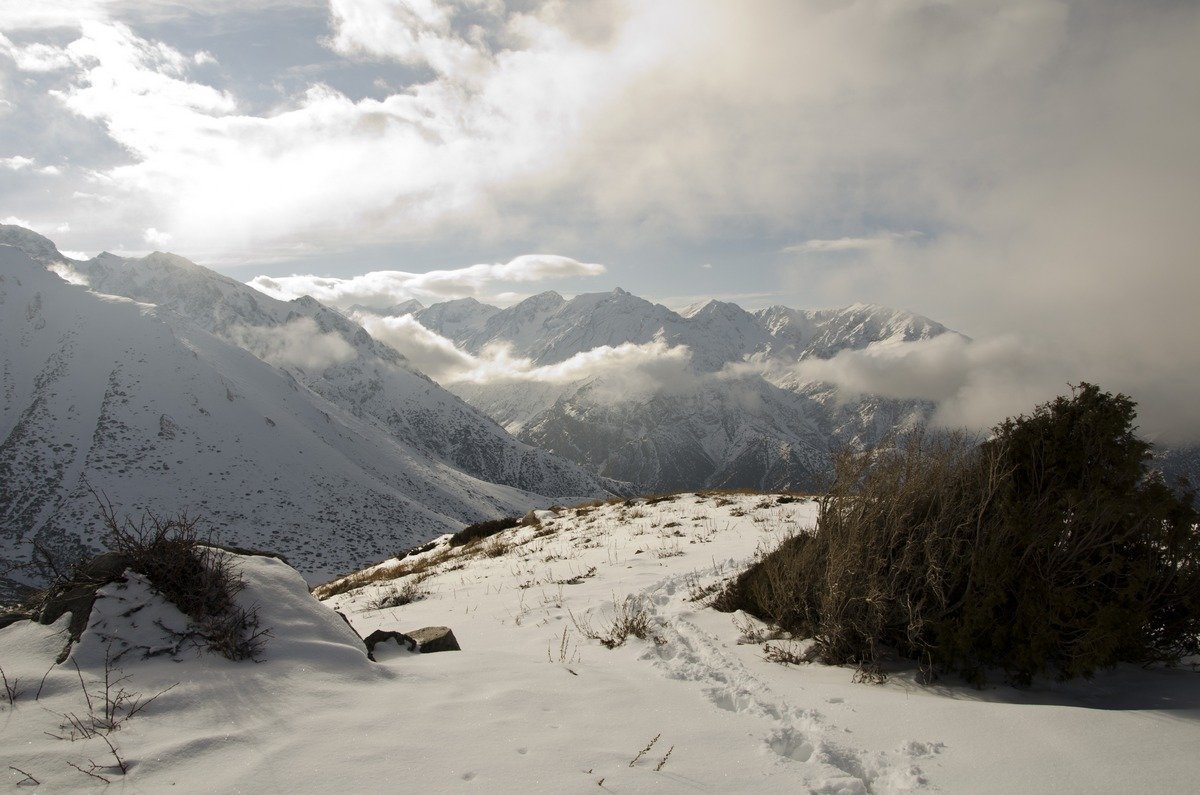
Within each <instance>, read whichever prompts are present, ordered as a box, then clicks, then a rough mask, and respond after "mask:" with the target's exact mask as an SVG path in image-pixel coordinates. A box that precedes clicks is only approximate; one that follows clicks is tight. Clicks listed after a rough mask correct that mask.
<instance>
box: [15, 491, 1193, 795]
mask: <svg viewBox="0 0 1200 795" xmlns="http://www.w3.org/2000/svg"><path fill="white" fill-rule="evenodd" d="M814 515H815V506H814V505H813V504H812V503H810V502H794V501H793V502H787V501H784V500H780V499H778V498H775V497H769V496H722V495H710V496H708V497H696V496H691V495H685V496H681V497H679V498H677V499H673V500H669V501H665V502H660V503H658V504H655V505H648V504H644V503H637V504H632V505H628V506H627V505H622V504H612V505H605V506H600V507H596V508H585V509H582V510H567V511H563V512H561V513H560V514H557V515H554V514H550V513H543V514H541V517H542V524H541V526H540V527H519V528H516V529H514V530H511V531H505V533H502V534H501V535H499V536H496V537H495V538H494V539H492V540H487V541H484V542H482V543H481V544H480V545H479V546H476V547H465V548H459V549H458V550H457V554H454V555H449V554H448V553H445V552H444V551H443V550H444V547H438V548H435V549H433V550H431V551H429V552H427V553H424V554H423V555H422V556H420V558H418V559H424V560H425V561H426V562H427V564H428V569H427V570H426V571H425V572H424V573H423V574H421V575H407V576H403V577H401V578H400V579H398V580H395V581H391V580H387V579H384V580H381V581H379V582H377V583H374V584H370V585H367V586H365V587H363V588H360V589H358V590H352V591H350V592H348V593H345V594H343V595H340V596H337V597H334V598H333V599H331V600H329V602H328V603H327V604H332V605H334V606H336V607H338V608H339V609H342V610H344V611H346V613H347V615H348V617H349V619H350V621H351V622H352V623H353V625H354V626H355V628H356V629H358V630H359V632H361V633H363V634H366V633H368V632H370V631H371V630H374V629H376V628H384V629H394V630H400V631H405V630H412V629H415V628H418V627H423V626H429V625H447V626H450V627H451V628H452V629H453V631H454V634H455V636H456V637H457V638H458V640H459V643H460V644H461V646H462V650H461V651H458V652H449V653H443V654H429V655H419V654H417V655H413V654H408V653H405V652H402V651H400V650H399V649H394V650H393V651H391V653H390V654H389V653H383V652H381V653H380V654H379V658H380V662H378V663H371V662H369V661H368V660H367V659H366V655H365V654H364V653H363V650H362V648H361V646H359V645H358V644H357V642H356V641H355V639H354V637H353V636H352V635H351V633H349V632H348V630H347V628H346V627H345V625H344V624H343V623H342V621H341V619H340V618H338V617H337V616H336V615H335V614H334V613H333V612H332V610H329V609H327V608H326V607H325V606H323V605H321V604H320V603H318V602H316V601H315V600H313V599H312V598H311V597H309V595H308V594H307V593H306V591H305V588H304V583H303V581H302V580H301V578H299V577H297V576H296V575H295V574H294V573H292V572H290V570H288V569H287V567H286V566H283V565H282V564H280V563H278V562H276V561H273V560H270V559H268V558H243V559H241V566H242V572H243V575H244V576H245V578H246V580H247V582H248V583H249V587H248V588H247V590H246V591H245V592H244V593H243V594H242V595H241V596H240V597H239V598H240V600H241V602H242V603H243V604H245V605H247V606H248V605H251V604H257V605H259V608H260V618H261V620H262V625H263V626H266V627H269V628H270V629H271V630H272V634H271V637H270V638H268V639H267V644H266V647H265V649H264V650H263V653H262V655H261V662H259V663H249V662H245V663H232V662H228V661H226V660H223V659H221V658H219V657H215V656H213V655H198V654H197V653H195V652H192V651H190V650H189V651H185V652H183V653H182V654H180V655H178V656H177V659H178V660H179V661H178V662H177V661H175V659H172V658H171V657H170V656H165V655H164V656H159V657H155V658H151V659H141V657H140V655H139V654H137V647H147V646H151V645H152V644H154V643H156V642H161V633H157V632H156V631H155V625H154V623H153V620H154V619H157V620H159V621H161V622H162V623H163V624H164V625H166V626H169V627H173V628H179V627H181V626H182V623H183V617H182V616H180V615H179V613H178V611H175V610H174V608H173V607H172V606H170V605H167V604H165V603H163V602H162V601H161V599H160V598H158V597H156V596H155V595H154V594H153V593H152V592H150V591H149V590H148V589H147V587H146V586H145V584H144V583H143V581H142V580H141V578H139V577H137V576H135V575H130V576H129V582H128V583H127V584H126V585H125V586H117V585H113V586H107V587H106V589H105V598H103V599H101V600H99V602H98V606H97V610H96V612H95V613H93V616H92V618H93V621H92V626H91V628H90V629H89V630H87V631H86V632H85V635H84V638H83V640H82V642H81V643H80V644H78V645H77V646H76V647H75V648H74V649H73V651H72V653H71V658H70V659H69V660H68V661H67V662H66V663H65V664H64V665H61V666H52V665H51V662H52V661H53V659H54V656H55V655H56V654H57V653H58V652H59V650H60V649H61V648H62V645H63V641H62V636H61V629H62V627H61V626H54V627H41V626H38V625H34V624H30V623H28V622H21V623H18V624H14V625H12V626H10V627H7V628H5V629H0V667H2V668H3V669H4V671H5V674H6V676H7V677H8V678H9V679H10V681H11V680H18V684H19V687H20V689H21V690H22V694H21V695H19V696H18V698H17V700H16V702H15V704H12V705H8V704H7V703H3V702H0V741H2V742H3V743H4V745H3V747H4V749H5V752H6V753H5V769H3V770H0V776H2V777H0V782H2V783H3V784H5V785H7V786H8V787H9V788H12V789H14V790H15V789H16V788H17V786H18V782H20V781H21V780H23V778H24V776H25V775H26V774H28V775H31V776H33V777H35V778H36V779H37V780H38V781H40V782H41V783H42V784H43V785H44V788H45V789H47V790H52V791H62V790H71V791H76V790H79V791H90V790H95V791H102V790H104V789H105V785H104V784H103V782H101V781H98V780H94V779H90V778H89V777H88V776H87V775H85V774H84V773H81V772H79V771H78V770H76V769H74V768H72V767H70V766H68V763H74V764H76V765H79V766H80V767H83V768H85V769H87V768H88V762H89V760H94V761H95V762H96V763H97V764H99V765H108V764H114V762H113V759H112V756H111V754H110V752H109V750H108V748H107V747H106V746H105V745H104V744H103V741H102V740H101V739H100V738H94V739H90V740H77V741H74V742H72V741H70V740H59V739H55V738H53V737H51V736H48V734H47V732H49V733H51V734H61V733H62V732H61V730H60V728H59V725H60V723H62V722H63V721H62V718H61V717H60V715H61V714H62V713H74V714H76V715H86V714H87V705H86V703H85V701H84V698H83V695H82V692H81V689H80V681H79V680H80V678H81V677H82V679H83V680H84V682H85V683H87V684H88V685H89V686H90V687H91V688H92V689H93V690H95V689H96V685H94V684H93V683H94V682H95V681H96V680H98V679H100V678H101V677H102V676H103V674H104V659H105V656H106V653H107V654H109V655H112V654H118V653H120V652H121V651H122V650H123V649H124V648H126V647H125V646H123V645H122V642H127V643H129V644H130V645H131V646H132V647H134V651H133V653H126V654H125V656H124V657H123V658H122V659H120V660H118V662H117V665H118V667H119V669H120V670H119V674H120V675H124V676H127V677H128V679H127V680H125V681H124V682H123V683H122V684H123V686H124V687H126V688H127V689H128V690H130V691H132V692H138V693H141V694H143V696H144V697H149V696H152V695H154V694H156V693H158V692H160V691H162V690H164V689H166V688H170V687H172V686H173V685H174V687H173V689H171V690H169V691H167V692H165V693H163V695H161V696H160V697H159V698H158V699H156V700H155V701H154V702H152V703H151V704H149V705H148V706H147V707H146V708H145V709H144V710H143V711H142V712H141V713H140V714H138V715H136V716H134V717H132V718H130V719H129V720H127V721H126V722H125V723H124V724H123V726H122V727H121V728H120V730H119V731H117V732H114V733H113V734H111V735H110V738H111V740H112V741H113V743H114V745H115V746H116V748H117V749H118V751H119V753H120V754H121V756H122V758H123V759H125V761H126V762H127V763H128V764H129V770H128V773H127V774H125V775H124V776H121V775H120V774H119V772H114V771H113V770H111V769H108V768H103V769H101V770H100V771H99V773H100V774H101V775H104V776H106V777H108V778H110V780H112V782H113V783H112V785H110V786H109V787H108V789H109V790H111V789H112V788H113V787H122V788H125V789H127V790H128V791H131V792H162V791H172V792H182V793H191V792H234V791H240V792H264V791H265V792H318V791H322V792H323V791H336V792H371V791H379V790H383V789H400V790H404V789H420V790H422V791H430V792H461V791H480V792H555V793H557V792H598V793H603V792H626V793H629V792H697V791H699V792H714V793H727V792H728V793H760V792H801V793H803V792H809V793H851V794H857V795H863V794H865V793H877V794H880V795H884V794H887V793H901V792H950V793H960V792H970V793H1014V792H1046V793H1050V792H1056V793H1059V792H1089V793H1091V792H1190V791H1193V790H1194V789H1195V782H1196V780H1197V778H1198V777H1200V759H1198V758H1197V756H1196V754H1195V748H1196V745H1197V743H1198V742H1200V721H1197V720H1196V715H1197V710H1198V709H1200V674H1197V673H1196V672H1194V671H1191V670H1186V669H1175V670H1167V669H1149V670H1143V669H1139V668H1121V669H1118V670H1116V671H1112V672H1102V673H1101V674H1099V675H1098V676H1097V677H1096V678H1095V679H1094V680H1092V681H1090V682H1078V683H1069V684H1055V683H1047V682H1038V683H1036V684H1035V686H1034V687H1032V688H1030V689H1027V690H1021V691H1018V690H1014V689H1012V688H1008V687H1004V686H999V685H997V686H991V687H988V688H986V689H984V690H974V689H971V688H969V687H966V686H963V685H961V684H959V683H957V682H956V681H954V680H951V679H946V680H942V681H940V682H939V683H937V684H936V685H934V686H923V685H919V684H917V683H916V682H915V676H914V673H915V672H914V671H912V670H911V669H908V668H904V667H897V668H896V670H894V671H893V672H892V674H891V677H890V679H889V681H888V682H887V683H886V684H883V685H868V684H855V683H853V682H852V681H851V680H852V671H850V670H848V669H846V668H837V667H826V666H821V665H809V666H799V667H797V666H783V665H780V664H777V663H773V662H769V661H768V660H766V659H765V658H764V651H763V647H764V642H765V643H769V644H770V645H772V646H776V647H782V648H785V649H791V650H794V649H796V648H798V644H797V643H796V642H794V641H791V640H788V639H772V640H763V639H762V633H763V631H764V628H762V627H761V626H760V625H758V624H757V623H756V622H754V621H753V620H752V619H749V618H747V617H744V616H738V615H734V616H730V615H725V614H721V613H716V612H713V611H712V610H710V609H707V608H706V607H705V606H704V605H705V600H704V599H703V598H701V599H699V600H697V599H696V597H697V596H701V595H702V594H703V593H704V592H705V590H706V589H708V588H709V587H711V586H712V585H714V584H716V583H719V582H720V581H721V580H722V579H723V578H725V577H728V576H730V575H731V574H733V573H734V572H735V571H737V570H738V569H739V568H740V567H741V566H743V565H745V564H746V563H747V562H748V561H749V560H750V559H751V558H752V556H753V555H754V553H755V550H756V549H757V548H759V547H760V546H772V545H774V544H776V543H778V542H779V540H780V539H781V538H782V537H784V535H785V534H787V533H789V532H795V531H797V530H799V529H800V528H803V527H805V526H806V525H808V524H810V523H811V522H812V520H813V517H814ZM443 556H444V559H443V560H442V562H440V563H432V562H431V559H432V560H437V559H438V558H439V557H443ZM395 563H401V562H400V561H395ZM418 576H420V577H423V579H422V580H421V581H420V582H419V583H417V584H416V586H415V587H416V588H417V589H418V590H419V591H420V592H422V593H423V594H424V597H423V598H422V599H420V600H418V601H415V602H412V603H410V604H407V605H404V606H402V607H395V608H386V609H375V608H372V607H370V606H369V604H370V603H371V602H372V600H374V599H376V598H378V597H380V596H387V595H389V594H391V593H392V592H393V591H395V590H397V589H399V588H402V587H404V586H405V585H406V584H408V583H410V582H412V581H413V580H414V579H415V578H417V577H418ZM614 601H615V602H616V603H617V609H618V610H621V609H624V606H625V605H626V604H629V605H630V606H631V607H632V608H633V609H634V610H637V611H643V612H644V614H645V616H646V618H647V620H648V626H647V630H648V631H647V632H646V633H645V635H646V637H645V638H644V639H640V638H637V637H633V636H631V637H629V638H627V639H626V641H625V643H624V644H623V645H621V646H619V647H617V648H613V649H608V648H605V647H604V646H603V645H601V643H600V642H599V640H596V639H589V638H588V637H586V635H587V633H586V631H585V630H586V628H588V627H590V628H591V629H592V630H593V634H602V633H605V632H607V631H608V629H609V628H610V626H611V621H612V617H613V614H614ZM138 608H140V609H138ZM135 609H138V611H137V612H134V613H131V612H130V611H133V610H135ZM64 621H65V619H64ZM109 639H111V644H112V645H111V646H110V645H109V643H110V641H109ZM75 663H77V664H78V666H79V669H80V673H79V674H77V673H76V670H75V665H74V664H75ZM47 669H49V671H48V670H47ZM43 677H44V683H42V680H43ZM39 683H41V685H40V686H41V689H42V692H41V694H40V697H39V698H38V700H36V701H35V700H34V696H35V693H36V692H37V690H38V688H39ZM652 741H653V742H652ZM643 749H647V750H645V752H644V753H640V752H642V751H643ZM8 765H11V766H12V767H13V768H16V770H14V769H11V768H7V766H8ZM21 789H22V790H23V789H25V787H21ZM29 789H31V790H32V789H33V787H32V786H30V787H29Z"/></svg>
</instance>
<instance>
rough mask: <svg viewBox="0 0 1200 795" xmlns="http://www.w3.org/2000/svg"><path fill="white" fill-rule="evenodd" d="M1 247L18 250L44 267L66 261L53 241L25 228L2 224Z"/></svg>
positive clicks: (0, 228) (0, 231)
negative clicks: (10, 247) (6, 246)
mask: <svg viewBox="0 0 1200 795" xmlns="http://www.w3.org/2000/svg"><path fill="white" fill-rule="evenodd" d="M0 245H9V246H12V247H14V248H18V249H20V250H21V251H24V252H25V253H26V254H28V255H29V257H30V258H31V259H33V260H34V261H35V262H39V263H41V264H42V265H47V264H49V263H51V262H64V261H66V257H64V256H63V255H62V254H61V253H59V250H58V246H56V245H54V242H53V241H51V240H50V239H49V238H47V237H44V236H42V235H39V234H38V233H37V232H34V231H33V230H32V229H26V228H25V227H23V226H16V225H14V224H0Z"/></svg>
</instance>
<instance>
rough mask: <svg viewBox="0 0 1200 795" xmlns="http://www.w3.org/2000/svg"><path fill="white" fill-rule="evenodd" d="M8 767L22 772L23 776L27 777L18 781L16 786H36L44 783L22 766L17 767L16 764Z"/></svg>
mask: <svg viewBox="0 0 1200 795" xmlns="http://www.w3.org/2000/svg"><path fill="white" fill-rule="evenodd" d="M8 769H9V770H15V771H17V772H18V773H20V774H21V775H22V776H24V777H25V778H23V779H21V780H20V781H18V782H17V783H16V786H18V787H19V786H21V785H22V784H32V785H33V786H35V787H36V786H37V785H39V784H41V783H42V782H40V781H38V780H37V779H36V778H34V777H33V776H31V775H30V774H28V773H26V772H25V771H24V770H22V769H21V768H19V767H17V766H16V765H9V766H8Z"/></svg>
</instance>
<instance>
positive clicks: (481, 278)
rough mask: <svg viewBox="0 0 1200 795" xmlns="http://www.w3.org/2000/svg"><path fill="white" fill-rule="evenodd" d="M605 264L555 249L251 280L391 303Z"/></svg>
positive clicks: (592, 271) (345, 302)
mask: <svg viewBox="0 0 1200 795" xmlns="http://www.w3.org/2000/svg"><path fill="white" fill-rule="evenodd" d="M604 272H605V268H604V266H603V265H600V264H597V263H588V262H578V261H577V260H573V259H571V258H570V257H562V256H558V255H555V254H524V255H522V256H519V257H515V258H513V259H511V260H509V261H508V262H506V263H496V264H492V265H488V264H481V265H471V266H469V267H465V268H457V269H454V270H433V271H428V272H426V273H409V272H407V271H372V272H370V273H365V274H363V275H361V276H354V277H351V278H347V279H339V278H332V277H323V276H301V275H293V276H274V277H272V276H257V277H255V278H253V279H251V280H250V281H249V282H248V284H249V285H250V286H251V287H254V288H255V289H258V290H261V291H262V292H264V293H266V294H267V295H270V296H273V297H275V298H280V299H283V300H291V299H293V298H298V297H299V296H302V295H311V296H312V297H313V298H316V299H317V300H318V301H321V302H322V303H326V304H330V305H332V306H337V307H342V308H346V307H350V306H352V305H354V304H364V305H367V306H389V305H392V304H397V303H400V302H402V301H406V300H408V299H410V298H415V299H417V300H418V301H421V302H424V303H428V302H431V301H432V302H436V301H445V300H448V299H452V298H465V297H468V296H470V297H475V298H489V297H492V293H491V290H492V288H493V287H494V286H495V285H499V284H507V283H527V282H536V281H543V280H546V279H562V278H567V277H572V276H596V275H599V274H602V273H604Z"/></svg>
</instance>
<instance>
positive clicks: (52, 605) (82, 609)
mask: <svg viewBox="0 0 1200 795" xmlns="http://www.w3.org/2000/svg"><path fill="white" fill-rule="evenodd" d="M97 587H98V586H96V585H78V586H75V587H73V588H68V589H66V590H64V591H60V592H58V593H56V594H54V595H53V596H51V597H50V598H49V599H47V600H46V604H45V606H44V607H42V612H41V615H39V616H38V621H40V622H41V623H43V624H53V623H54V622H55V621H57V620H58V619H60V618H62V615H63V614H64V613H70V614H71V625H70V629H69V630H68V631H69V633H70V636H71V638H72V639H73V640H78V639H79V636H80V635H81V634H83V630H84V629H86V628H87V622H88V618H89V617H90V616H91V615H92V605H93V604H94V603H95V601H96V588H97Z"/></svg>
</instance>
